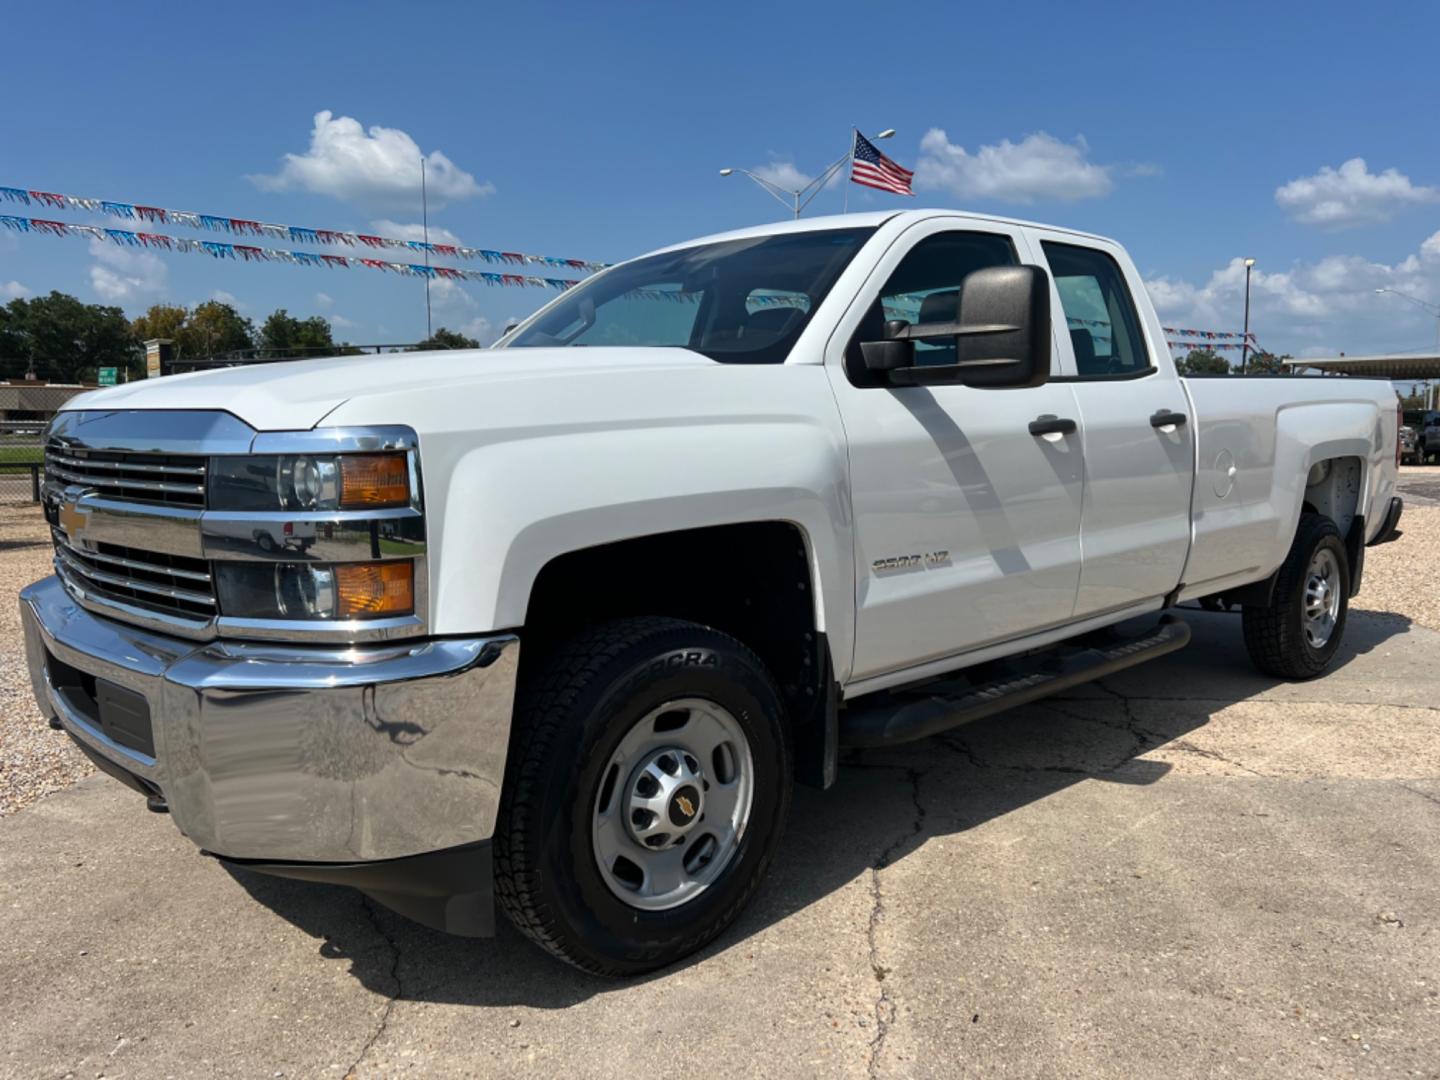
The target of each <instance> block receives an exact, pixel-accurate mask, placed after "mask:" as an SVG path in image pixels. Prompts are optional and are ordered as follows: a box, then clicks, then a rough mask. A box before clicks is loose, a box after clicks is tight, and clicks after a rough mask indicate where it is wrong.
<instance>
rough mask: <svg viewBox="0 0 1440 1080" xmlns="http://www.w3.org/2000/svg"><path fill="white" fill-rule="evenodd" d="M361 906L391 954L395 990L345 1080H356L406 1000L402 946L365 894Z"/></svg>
mask: <svg viewBox="0 0 1440 1080" xmlns="http://www.w3.org/2000/svg"><path fill="white" fill-rule="evenodd" d="M360 906H361V908H363V909H364V911H365V916H366V918H368V919H369V920H370V925H371V927H373V928H374V930H375V933H376V934H377V935H378V936H379V938H380V940H381V941H382V942H384V946H385V948H386V949H388V950H389V952H390V972H389V974H390V982H391V984H392V985H393V987H394V990H393V992H391V993H389V994H387V995H386V996H385V1008H384V1009H383V1010H381V1013H380V1020H379V1022H378V1023H377V1024H376V1025H375V1030H374V1031H372V1032H371V1033H370V1038H368V1039H366V1040H365V1045H364V1046H362V1047H361V1048H360V1053H359V1054H358V1055H356V1058H355V1060H354V1061H353V1062H351V1063H350V1067H349V1068H348V1069H346V1070H345V1080H354V1077H355V1070H356V1069H358V1068H359V1067H360V1064H361V1062H363V1061H364V1060H365V1058H366V1056H367V1055H368V1054H369V1053H370V1051H371V1050H372V1049H374V1047H375V1044H376V1043H378V1042H379V1041H380V1039H381V1038H382V1037H383V1036H384V1035H385V1032H386V1030H387V1029H388V1028H389V1026H390V1014H391V1013H392V1012H394V1011H395V1003H396V1002H397V1001H403V1000H404V998H405V988H404V986H402V985H401V983H400V946H399V945H397V944H396V943H395V939H394V938H393V937H391V936H390V935H389V934H388V933H387V932H386V930H385V927H384V926H382V925H381V922H380V916H379V913H378V912H377V911H376V910H375V902H374V901H373V900H371V899H370V898H369V897H368V896H366V895H365V894H364V893H361V894H360Z"/></svg>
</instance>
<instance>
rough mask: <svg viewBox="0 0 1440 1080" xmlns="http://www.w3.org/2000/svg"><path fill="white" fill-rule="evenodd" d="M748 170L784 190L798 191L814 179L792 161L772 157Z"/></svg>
mask: <svg viewBox="0 0 1440 1080" xmlns="http://www.w3.org/2000/svg"><path fill="white" fill-rule="evenodd" d="M750 171H751V172H753V173H754V174H755V175H756V176H758V177H760V179H762V180H768V181H770V183H772V184H774V185H775V186H776V187H780V188H784V189H785V190H786V191H799V190H800V189H801V188H803V187H805V185H807V184H809V183H810V181H811V180H814V179H815V178H814V177H813V176H811V175H809V174H808V173H803V172H801V171H800V170H799V169H797V168H796V167H795V163H794V162H793V161H777V160H775V159H774V158H771V159H770V161H769V162H767V163H766V164H764V165H756V166H755V168H753V169H751V170H750Z"/></svg>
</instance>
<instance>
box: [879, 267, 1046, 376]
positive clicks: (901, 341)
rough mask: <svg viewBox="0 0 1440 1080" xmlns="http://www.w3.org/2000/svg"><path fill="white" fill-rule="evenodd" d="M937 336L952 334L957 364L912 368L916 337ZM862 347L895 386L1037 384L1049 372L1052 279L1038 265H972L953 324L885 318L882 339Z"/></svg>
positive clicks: (923, 338)
mask: <svg viewBox="0 0 1440 1080" xmlns="http://www.w3.org/2000/svg"><path fill="white" fill-rule="evenodd" d="M942 338H951V339H953V340H954V342H955V362H954V363H953V364H945V365H936V366H921V367H917V366H915V345H914V343H915V342H917V341H934V340H937V339H942ZM860 351H861V356H862V357H863V359H864V361H865V366H866V368H868V369H869V370H870V371H873V372H876V373H878V374H883V375H884V376H885V378H886V381H888V382H889V383H890V385H892V386H936V385H943V384H949V383H959V384H961V385H964V386H976V387H1026V386H1040V385H1042V384H1043V383H1044V382H1045V380H1046V379H1047V378H1049V375H1050V280H1049V277H1048V275H1047V274H1046V273H1045V271H1044V270H1042V269H1040V268H1039V267H1038V266H991V267H986V268H985V269H984V270H976V271H975V272H974V273H971V274H969V275H967V276H966V277H965V280H964V281H962V282H961V283H960V289H959V299H958V300H957V302H956V312H955V321H954V322H950V323H920V324H918V325H911V324H910V323H907V322H902V321H891V322H887V323H886V324H885V339H884V340H883V341H878V342H864V343H862V344H861V346H860Z"/></svg>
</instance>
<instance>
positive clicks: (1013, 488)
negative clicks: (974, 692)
mask: <svg viewBox="0 0 1440 1080" xmlns="http://www.w3.org/2000/svg"><path fill="white" fill-rule="evenodd" d="M1035 261H1036V260H1035V259H1034V258H1033V257H1031V253H1030V251H1029V249H1028V247H1027V243H1026V240H1025V237H1024V235H1023V234H1022V233H1021V232H1020V230H1019V229H1010V228H1006V227H1004V226H1001V225H996V224H994V223H991V222H984V223H975V224H974V225H971V224H970V223H968V222H967V221H966V220H965V219H961V218H954V219H938V220H932V221H927V222H923V223H921V224H920V225H917V226H916V227H915V228H913V229H911V230H909V231H908V232H906V233H904V234H902V236H901V237H900V239H899V240H897V241H896V243H895V244H894V246H893V247H892V248H891V249H890V250H889V251H888V252H887V253H886V255H885V256H884V257H883V258H882V260H881V261H880V262H879V264H878V265H877V267H876V269H875V271H874V272H873V273H872V275H871V277H870V279H869V280H868V281H867V284H866V286H865V288H864V289H863V290H862V292H861V293H860V295H859V297H858V298H857V300H856V301H855V303H854V305H852V307H851V309H850V310H849V311H848V312H847V314H846V316H845V318H844V319H842V320H841V322H840V324H839V328H838V332H837V333H836V334H835V335H834V336H833V337H832V339H831V342H830V346H829V353H828V354H827V370H828V371H829V372H830V377H831V382H832V384H833V386H834V390H835V395H836V398H837V400H838V403H839V406H840V414H841V418H842V420H843V422H844V425H845V431H846V435H847V438H848V441H849V449H850V486H851V502H852V507H853V510H854V518H855V521H854V528H855V536H856V544H855V574H856V597H855V606H856V612H855V656H854V663H853V667H852V681H863V680H867V679H883V678H884V677H885V676H887V675H890V674H893V673H897V672H900V671H903V670H904V669H906V668H908V667H914V666H918V665H920V664H923V663H926V662H929V661H937V660H943V659H946V658H948V657H954V656H960V655H962V654H964V653H967V652H970V651H973V650H975V649H978V648H981V647H983V646H985V645H988V644H992V643H996V642H1000V641H1004V640H1006V639H1009V638H1015V637H1021V636H1024V635H1027V634H1031V633H1035V632H1037V631H1040V630H1043V629H1046V628H1048V627H1051V626H1054V625H1056V624H1059V623H1063V622H1065V621H1067V620H1068V619H1069V618H1070V617H1071V614H1072V612H1073V610H1074V606H1075V597H1076V591H1077V588H1078V585H1079V579H1080V507H1081V497H1082V483H1083V475H1084V470H1083V468H1082V461H1081V445H1082V443H1081V432H1080V430H1079V428H1078V421H1079V413H1078V410H1077V407H1076V402H1075V397H1074V390H1073V387H1072V386H1070V385H1069V384H1068V383H1047V384H1046V385H1043V386H1038V387H1031V388H1022V389H1008V388H1007V389H976V388H972V387H966V386H957V385H940V386H929V387H893V386H889V385H887V384H885V383H884V382H883V381H881V380H878V379H876V378H874V377H872V376H871V375H870V373H869V372H867V370H866V369H865V367H864V363H863V360H862V358H861V354H860V349H859V344H860V343H861V342H862V341H875V340H879V339H880V337H881V331H882V325H883V322H884V320H885V319H904V320H906V321H908V322H912V323H914V322H922V321H924V322H938V321H949V320H953V319H954V317H955V316H954V313H955V298H956V296H957V295H958V290H959V288H960V284H961V282H962V281H963V280H964V278H965V277H966V275H968V274H969V273H971V272H972V271H974V270H979V269H982V268H984V267H986V266H997V265H1012V264H1015V263H1020V262H1026V263H1033V262H1035ZM1062 325H1063V323H1062ZM1052 338H1053V335H1052ZM953 353H954V347H953V344H949V343H944V344H942V343H937V342H922V343H918V344H917V350H916V360H917V363H921V364H926V363H934V364H947V363H953ZM1060 363H1061V361H1060V360H1059V359H1058V355H1057V353H1056V351H1055V349H1054V346H1053V343H1052V359H1051V364H1052V375H1060V374H1062V371H1061V370H1060V367H1059V364H1060ZM1042 417H1050V418H1052V419H1054V418H1058V419H1065V420H1074V421H1076V424H1077V426H1076V428H1075V429H1074V430H1073V431H1072V432H1070V433H1051V434H1031V432H1030V430H1029V426H1030V423H1031V422H1032V421H1034V420H1036V419H1038V418H1042ZM894 681H898V680H894Z"/></svg>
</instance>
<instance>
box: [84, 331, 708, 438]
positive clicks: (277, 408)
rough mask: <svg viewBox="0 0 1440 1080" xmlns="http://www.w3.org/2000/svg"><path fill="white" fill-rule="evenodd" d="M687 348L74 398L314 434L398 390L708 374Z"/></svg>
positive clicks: (303, 368) (440, 357)
mask: <svg viewBox="0 0 1440 1080" xmlns="http://www.w3.org/2000/svg"><path fill="white" fill-rule="evenodd" d="M712 366H714V364H713V362H712V361H711V360H709V359H707V358H706V357H704V356H701V355H700V354H699V353H694V352H691V351H690V350H688V349H672V348H644V349H635V348H599V349H596V348H572V349H464V350H457V351H453V352H414V353H385V354H382V355H380V356H336V357H327V358H326V359H323V360H287V361H281V362H278V363H268V364H250V365H247V366H244V367H233V368H219V369H217V370H214V371H196V372H191V373H190V374H187V375H169V376H166V377H165V378H163V379H142V380H137V381H136V382H132V383H126V384H125V385H123V386H114V387H109V388H107V389H104V390H96V391H92V392H91V393H88V394H81V395H79V396H77V397H74V398H72V399H71V400H70V401H69V402H67V403H66V406H65V408H66V409H67V410H78V409H220V410H224V411H225V412H228V413H230V414H231V415H233V416H237V417H239V418H240V419H241V420H243V421H245V423H247V424H249V425H250V426H251V427H253V428H255V429H256V430H257V431H300V430H305V429H308V428H312V427H314V426H315V425H316V424H318V423H320V421H321V420H323V419H324V418H325V417H326V416H327V415H328V414H330V413H331V412H333V411H334V410H335V409H337V408H338V407H339V406H341V405H343V404H344V403H345V402H347V401H350V400H352V399H354V398H360V397H374V396H377V395H382V394H387V393H393V392H394V391H396V390H417V389H424V388H428V387H446V386H456V387H459V386H472V385H475V384H476V383H484V382H487V381H495V382H501V381H511V380H514V379H531V378H542V377H547V376H552V375H559V376H564V375H566V374H569V373H573V372H587V373H591V374H593V373H595V372H596V371H597V370H615V371H635V370H645V369H653V368H675V367H712Z"/></svg>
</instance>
